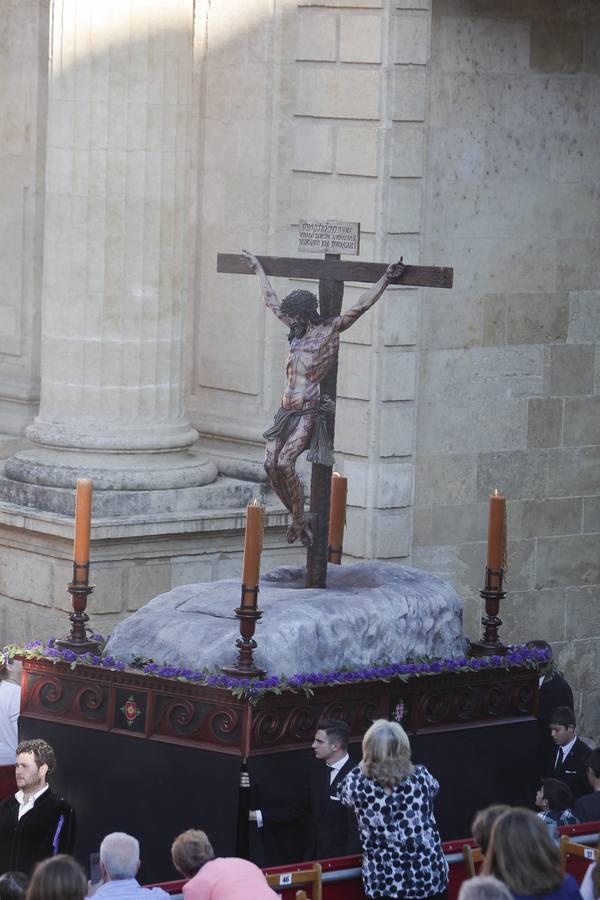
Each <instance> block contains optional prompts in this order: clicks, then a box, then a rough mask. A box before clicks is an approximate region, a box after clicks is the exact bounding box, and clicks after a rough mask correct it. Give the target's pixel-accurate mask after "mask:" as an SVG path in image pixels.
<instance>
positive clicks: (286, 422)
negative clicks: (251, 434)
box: [263, 397, 335, 466]
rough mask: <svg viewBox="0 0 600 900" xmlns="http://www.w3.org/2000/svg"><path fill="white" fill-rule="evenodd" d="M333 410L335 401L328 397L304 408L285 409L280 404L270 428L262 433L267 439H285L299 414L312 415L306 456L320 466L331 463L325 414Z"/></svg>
mask: <svg viewBox="0 0 600 900" xmlns="http://www.w3.org/2000/svg"><path fill="white" fill-rule="evenodd" d="M334 412H335V403H334V401H333V400H331V399H330V398H329V397H323V399H322V400H321V402H320V403H319V405H318V406H306V407H305V408H304V409H285V408H284V407H283V406H280V407H279V409H278V410H277V412H276V413H275V419H274V421H273V424H272V425H271V427H270V428H267V430H266V431H265V432H264V433H263V437H264V438H265V440H267V441H272V440H275V439H277V438H280V439H281V440H283V441H286V440H287V438H288V437H289V436H290V434H291V433H292V431H293V430H294V428H295V427H296V425H297V423H298V419H299V418H300V417H301V416H308V415H312V416H314V422H313V427H312V433H311V436H310V447H309V451H308V453H307V456H306V458H307V459H308V461H309V462H311V463H319V465H321V466H332V465H333V445H332V442H331V437H330V435H329V431H328V430H327V416H328V415H332V414H333V413H334Z"/></svg>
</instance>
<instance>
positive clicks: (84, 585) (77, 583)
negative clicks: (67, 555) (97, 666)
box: [54, 562, 100, 654]
mask: <svg viewBox="0 0 600 900" xmlns="http://www.w3.org/2000/svg"><path fill="white" fill-rule="evenodd" d="M81 569H83V570H84V571H85V581H81V580H78V576H79V572H80V570H81ZM89 571H90V564H89V562H87V563H73V580H72V581H71V583H70V584H68V585H67V588H66V589H67V591H68V592H69V593H70V595H71V603H72V605H73V611H72V612H71V613H70V615H69V621H70V622H71V633H70V634H69V635H68V636H67V637H65V638H57V640H55V641H54V646H55V647H58V648H59V649H60V650H72V651H73V652H74V653H77V654H83V653H94V654H98V653H99V652H100V642H99V641H94V640H92V639H91V638H90V637H89V636H88V634H87V630H88V629H87V627H86V626H87V623H88V622H89V620H90V617H89V616H88V615H87V613H86V611H85V609H86V606H87V598H88V596H89V595H90V594H91V593H92V591H93V590H94V585H93V584H88V579H89Z"/></svg>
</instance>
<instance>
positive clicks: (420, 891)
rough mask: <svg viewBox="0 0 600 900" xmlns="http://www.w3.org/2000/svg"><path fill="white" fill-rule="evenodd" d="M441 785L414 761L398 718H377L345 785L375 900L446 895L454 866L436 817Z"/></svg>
mask: <svg viewBox="0 0 600 900" xmlns="http://www.w3.org/2000/svg"><path fill="white" fill-rule="evenodd" d="M438 790H439V784H438V782H437V781H436V780H435V778H434V777H433V775H431V774H430V772H428V771H427V769H426V768H425V766H421V765H416V766H413V764H412V763H411V761H410V743H409V740H408V737H407V735H406V732H405V731H404V729H403V728H402V727H401V725H399V724H398V723H397V722H388V721H387V720H386V719H377V721H375V722H373V724H372V725H371V727H370V728H369V730H368V731H367V733H366V734H365V736H364V738H363V758H362V762H361V763H360V766H358V767H357V768H355V769H353V770H352V772H350V774H349V775H348V776H347V777H346V778H345V779H344V781H343V782H342V784H341V785H339V787H338V789H337V792H338V796H339V798H340V800H341V801H342V803H345V804H346V806H349V807H350V808H351V809H352V810H353V811H354V813H355V815H356V819H357V821H358V829H359V834H360V840H361V844H362V851H363V881H364V886H365V893H366V895H367V897H368V898H369V900H398V898H406V900H430V898H439V900H442V898H444V897H445V896H446V892H447V886H448V864H447V863H446V859H445V857H444V854H443V851H442V844H441V840H440V835H439V831H438V828H437V824H436V821H435V818H434V815H433V800H434V797H435V795H436V794H437V792H438Z"/></svg>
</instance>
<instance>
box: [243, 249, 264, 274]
mask: <svg viewBox="0 0 600 900" xmlns="http://www.w3.org/2000/svg"><path fill="white" fill-rule="evenodd" d="M242 256H243V257H245V259H246V262H247V263H248V267H249V268H250V269H252V271H253V272H256V270H257V268H258V266H260V262H259V261H258V259H257V258H256V256H255V255H254V253H250V251H249V250H242Z"/></svg>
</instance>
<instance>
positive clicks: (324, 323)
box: [217, 251, 453, 587]
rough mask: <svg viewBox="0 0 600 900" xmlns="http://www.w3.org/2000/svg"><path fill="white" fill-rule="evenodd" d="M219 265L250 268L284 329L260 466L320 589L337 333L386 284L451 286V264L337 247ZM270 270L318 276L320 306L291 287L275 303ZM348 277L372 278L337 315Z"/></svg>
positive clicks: (309, 577) (245, 255) (237, 270)
mask: <svg viewBox="0 0 600 900" xmlns="http://www.w3.org/2000/svg"><path fill="white" fill-rule="evenodd" d="M217 271H218V272H226V273H229V274H239V275H242V274H243V275H249V274H252V273H254V272H255V273H256V274H257V275H258V277H259V280H260V285H261V289H262V294H263V298H264V301H265V303H266V305H267V307H268V308H269V309H270V310H271V311H272V312H273V313H274V314H275V315H276V316H277V318H278V319H279V320H280V321H281V322H283V324H285V325H287V326H288V327H289V328H290V331H289V335H288V340H289V342H290V350H289V355H288V361H287V366H286V376H287V386H286V388H285V391H284V393H283V397H282V402H281V407H280V409H279V410H278V412H277V413H276V415H275V422H274V424H273V426H272V427H271V428H269V429H268V430H267V431H266V432H265V435H264V436H265V439H266V441H267V445H266V452H265V468H266V470H267V473H268V475H269V478H270V480H271V483H272V485H273V487H274V489H275V491H276V493H277V495H278V496H279V497H280V499H281V500H282V502H283V503H284V505H285V506H286V508H287V509H288V510H289V511H290V513H291V516H292V521H291V524H290V526H289V528H288V541H289V542H290V543H293V542H294V541H295V540H298V539H300V540H301V541H302V543H303V544H305V546H306V547H307V565H306V584H307V587H325V584H326V579H327V536H328V524H329V504H330V490H331V473H332V467H333V440H334V433H335V399H336V392H337V368H338V348H339V335H340V333H341V332H342V331H344V330H345V329H346V328H349V327H350V326H351V325H353V324H354V322H355V321H356V320H357V319H358V318H359V317H360V316H362V315H363V313H365V312H366V311H367V310H368V309H370V308H371V306H373V304H374V303H376V302H377V300H378V299H379V298H380V297H381V295H382V294H383V292H384V291H385V289H386V287H388V285H390V284H403V285H411V286H422V287H443V288H450V287H452V274H453V272H452V269H448V268H438V267H427V266H406V265H404V263H403V262H402V259H400V261H399V262H398V263H395V264H393V265H390V266H386V265H384V264H380V263H364V262H353V261H352V262H350V261H344V262H342V261H341V260H340V255H339V254H337V253H336V254H332V253H326V254H325V259H324V260H320V259H319V260H316V259H295V258H286V257H269V256H261V257H257V256H254V254H252V253H249V252H248V251H243V252H242V254H241V255H236V254H225V253H220V254H218V257H217ZM269 276H287V277H292V278H312V279H315V278H316V279H318V281H319V305H318V307H317V298H316V296H315V295H314V294H313V293H312V292H310V291H304V290H300V291H292V293H291V294H289V295H288V296H287V297H285V298H284V300H283V301H281V303H280V302H279V300H278V298H277V294H276V292H275V291H274V289H273V287H272V286H271V283H270V281H269ZM346 281H358V282H363V283H367V284H369V283H370V284H372V287H371V288H368V289H367V290H366V291H365V292H364V293H363V294H362V295H361V297H360V298H359V300H358V303H356V304H355V305H354V306H353V307H352V308H351V309H350V310H348V311H347V312H346V313H343V314H342V312H341V309H342V297H343V293H344V282H346ZM307 447H310V450H309V454H308V459H309V461H310V462H312V472H311V489H310V512H309V513H308V515H307V514H306V513H305V510H304V489H303V486H302V481H301V479H300V477H299V475H298V473H297V472H296V470H295V462H296V459H297V458H298V456H299V455H300V453H302V451H303V450H305V449H306V448H307Z"/></svg>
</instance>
